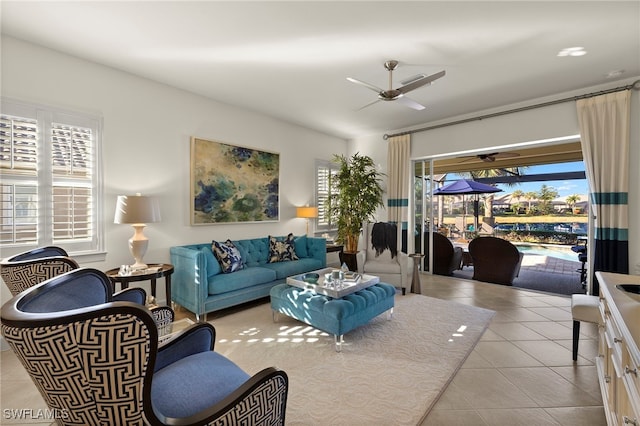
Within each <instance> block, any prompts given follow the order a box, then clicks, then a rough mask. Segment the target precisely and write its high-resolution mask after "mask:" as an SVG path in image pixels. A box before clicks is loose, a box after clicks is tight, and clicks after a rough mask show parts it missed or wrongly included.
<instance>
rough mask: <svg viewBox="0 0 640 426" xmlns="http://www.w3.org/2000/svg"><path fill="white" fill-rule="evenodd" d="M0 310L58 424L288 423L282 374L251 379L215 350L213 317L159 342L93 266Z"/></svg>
mask: <svg viewBox="0 0 640 426" xmlns="http://www.w3.org/2000/svg"><path fill="white" fill-rule="evenodd" d="M0 317H1V321H2V335H3V336H4V337H5V339H6V341H7V342H8V343H9V345H10V346H11V348H12V349H13V351H14V352H15V353H16V355H17V357H18V358H19V359H20V361H21V362H22V364H23V366H24V367H25V369H26V370H27V372H28V373H29V375H30V376H31V378H32V379H33V381H34V383H35V384H36V386H37V388H38V390H39V391H40V393H41V394H42V396H43V398H44V400H45V401H46V403H47V405H48V407H49V409H50V410H51V412H52V413H54V414H55V415H56V416H57V420H58V422H59V423H60V424H65V425H66V424H68V425H72V424H75V425H98V424H109V425H125V424H126V425H143V424H154V425H155V424H158V425H160V424H194V425H195V424H198V425H204V424H212V425H213V424H219V425H235V424H247V425H249V424H250V425H254V424H269V425H283V424H284V419H285V411H286V401H287V393H288V377H287V375H286V373H285V372H284V371H280V370H278V369H276V368H273V367H270V368H266V369H264V370H262V371H260V372H259V373H257V374H255V375H253V376H249V375H248V374H247V373H245V372H244V371H243V370H242V369H240V368H239V367H238V366H237V365H236V364H234V363H233V362H232V361H230V360H229V359H227V358H226V357H224V356H222V355H221V354H219V353H217V352H215V351H214V350H213V349H214V344H215V328H214V327H213V326H212V325H211V324H209V323H197V324H194V325H193V326H191V327H190V328H188V329H186V330H184V331H182V332H180V333H178V335H177V336H176V337H174V338H173V339H171V340H169V341H167V342H166V343H164V344H161V345H160V344H159V343H158V331H157V327H156V325H155V323H154V320H153V318H152V316H151V315H150V312H149V311H148V310H147V309H146V308H145V307H144V306H142V305H139V304H135V303H130V302H114V301H112V297H111V283H110V281H109V278H108V277H107V276H106V275H105V274H104V273H103V272H101V271H99V270H96V269H90V268H81V269H76V270H74V271H71V272H68V273H66V274H63V275H60V276H57V277H55V278H52V279H50V280H47V281H45V282H42V283H40V284H38V285H36V286H34V287H32V288H31V289H29V290H26V291H24V292H22V293H20V294H19V295H18V296H15V297H14V298H13V299H11V300H10V301H8V302H7V303H5V305H4V306H3V307H2V311H1V314H0Z"/></svg>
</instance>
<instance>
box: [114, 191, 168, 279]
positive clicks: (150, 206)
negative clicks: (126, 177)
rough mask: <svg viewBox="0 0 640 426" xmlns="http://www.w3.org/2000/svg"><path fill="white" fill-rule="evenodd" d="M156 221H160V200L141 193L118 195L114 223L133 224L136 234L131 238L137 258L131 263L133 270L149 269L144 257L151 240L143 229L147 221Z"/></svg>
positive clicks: (130, 246) (130, 245)
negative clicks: (143, 259)
mask: <svg viewBox="0 0 640 426" xmlns="http://www.w3.org/2000/svg"><path fill="white" fill-rule="evenodd" d="M154 222H160V207H159V205H158V200H156V199H154V198H151V197H145V196H143V195H140V194H136V195H118V202H117V204H116V213H115V216H114V218H113V223H117V224H120V223H128V224H130V225H131V226H133V229H134V234H133V237H131V238H130V239H129V250H130V251H131V254H132V255H133V258H134V259H135V263H134V264H133V265H131V269H132V270H138V269H147V265H146V264H145V263H144V262H143V261H142V258H143V257H144V254H145V253H146V252H147V247H148V246H149V240H148V239H147V237H146V236H145V235H144V233H143V230H144V227H145V226H147V225H146V224H147V223H154Z"/></svg>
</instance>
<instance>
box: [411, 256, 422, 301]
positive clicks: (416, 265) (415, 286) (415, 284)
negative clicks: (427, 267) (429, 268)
mask: <svg viewBox="0 0 640 426" xmlns="http://www.w3.org/2000/svg"><path fill="white" fill-rule="evenodd" d="M409 257H410V258H412V259H413V279H412V280H411V293H417V294H421V293H422V289H421V288H420V286H421V284H420V260H421V259H422V258H423V257H424V254H422V253H411V254H410V255H409Z"/></svg>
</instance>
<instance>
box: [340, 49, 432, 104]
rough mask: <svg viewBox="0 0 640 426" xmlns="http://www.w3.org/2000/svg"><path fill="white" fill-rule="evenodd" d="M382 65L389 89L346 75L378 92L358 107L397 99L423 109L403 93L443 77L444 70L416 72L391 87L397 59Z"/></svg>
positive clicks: (349, 78)
mask: <svg viewBox="0 0 640 426" xmlns="http://www.w3.org/2000/svg"><path fill="white" fill-rule="evenodd" d="M384 67H385V68H386V69H387V71H389V89H387V90H384V89H381V88H379V87H376V86H374V85H373V84H369V83H366V82H364V81H361V80H358V79H355V78H352V77H347V80H349V81H350V82H352V83H356V84H360V85H361V86H364V87H367V88H369V89H371V90H373V91H374V92H376V93H378V99H376V100H375V101H373V102H371V103H370V104H367V105H365V106H363V107H362V108H360V109H364V108H366V107H368V106H370V105H373V104H375V103H376V102H378V101H398V103H401V104H402V105H405V106H407V107H409V108H412V109H415V110H418V111H420V110H423V109H425V106H424V105H421V104H419V103H418V102H416V101H414V100H412V99H409V98H407V97H406V96H405V94H406V93H409V92H410V91H412V90H415V89H417V88H419V87H422V86H424V85H427V84H431V83H432V82H433V81H434V80H437V79H439V78H440V77H443V76H444V75H445V72H444V71H440V72H438V73H435V74H432V75H429V76H428V75H425V74H418V75H416V76H414V77H411V78H409V79H407V80H405V81H401V82H400V83H401V84H402V86H400V87H398V88H397V89H394V88H393V71H394V70H395V69H396V68H398V61H396V60H390V61H387V62H385V63H384Z"/></svg>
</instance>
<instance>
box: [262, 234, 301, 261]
mask: <svg viewBox="0 0 640 426" xmlns="http://www.w3.org/2000/svg"><path fill="white" fill-rule="evenodd" d="M287 260H298V256H296V249H295V246H294V237H293V234H289V235H287V238H286V239H284V240H279V239H277V238H276V237H272V236H271V235H269V263H274V262H284V261H287Z"/></svg>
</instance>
